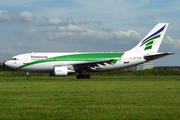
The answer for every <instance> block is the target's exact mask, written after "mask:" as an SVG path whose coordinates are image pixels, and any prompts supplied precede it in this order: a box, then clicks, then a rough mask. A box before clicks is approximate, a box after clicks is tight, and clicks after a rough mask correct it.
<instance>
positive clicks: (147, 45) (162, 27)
mask: <svg viewBox="0 0 180 120" xmlns="http://www.w3.org/2000/svg"><path fill="white" fill-rule="evenodd" d="M168 25H169V23H158V24H157V25H156V26H155V27H154V28H153V29H152V30H151V31H150V32H149V33H148V34H147V35H146V36H145V37H144V38H143V39H142V40H141V41H140V42H139V44H138V45H137V46H135V47H134V48H132V49H131V50H129V51H127V52H144V53H156V52H158V50H159V47H160V44H161V42H162V40H163V37H164V35H165V33H166V30H167V27H168Z"/></svg>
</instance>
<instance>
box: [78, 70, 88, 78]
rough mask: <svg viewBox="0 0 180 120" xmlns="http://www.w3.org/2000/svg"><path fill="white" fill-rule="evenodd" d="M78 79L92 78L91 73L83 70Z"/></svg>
mask: <svg viewBox="0 0 180 120" xmlns="http://www.w3.org/2000/svg"><path fill="white" fill-rule="evenodd" d="M76 78H77V79H90V76H89V75H86V71H83V75H82V72H79V75H77V76H76Z"/></svg>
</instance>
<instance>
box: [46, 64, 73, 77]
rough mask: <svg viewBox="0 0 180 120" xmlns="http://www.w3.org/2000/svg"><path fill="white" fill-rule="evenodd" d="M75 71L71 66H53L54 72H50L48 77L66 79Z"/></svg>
mask: <svg viewBox="0 0 180 120" xmlns="http://www.w3.org/2000/svg"><path fill="white" fill-rule="evenodd" d="M74 73H75V71H74V69H73V67H72V66H55V67H54V72H50V73H49V75H50V76H57V77H67V76H68V75H71V74H74Z"/></svg>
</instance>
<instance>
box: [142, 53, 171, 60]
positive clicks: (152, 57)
mask: <svg viewBox="0 0 180 120" xmlns="http://www.w3.org/2000/svg"><path fill="white" fill-rule="evenodd" d="M171 54H174V53H173V52H168V53H150V54H148V55H145V56H144V59H145V60H147V61H151V60H155V59H158V58H161V57H165V56H167V55H171Z"/></svg>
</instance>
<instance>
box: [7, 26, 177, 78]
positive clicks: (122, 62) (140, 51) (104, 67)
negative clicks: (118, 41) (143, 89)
mask: <svg viewBox="0 0 180 120" xmlns="http://www.w3.org/2000/svg"><path fill="white" fill-rule="evenodd" d="M168 25H169V24H168V23H159V24H157V25H156V26H155V27H154V28H153V29H152V30H151V31H150V32H149V33H148V34H147V35H146V36H145V37H144V38H143V39H142V40H141V41H140V42H139V44H137V45H136V46H135V47H134V48H132V49H131V50H129V51H126V52H118V53H112V52H108V53H104V52H102V53H96V52H81V53H78V52H75V53H26V54H20V55H17V56H14V57H12V58H11V59H10V60H8V61H5V65H6V66H7V67H9V68H11V69H14V70H18V71H25V72H26V74H27V79H30V75H29V72H48V73H50V76H59V77H65V76H68V75H70V74H74V73H76V72H79V75H77V79H82V78H86V79H90V76H89V75H86V72H103V71H112V70H118V69H123V68H127V67H131V66H134V65H138V64H142V63H145V62H148V61H151V60H155V59H158V58H160V57H164V56H167V55H171V54H174V53H172V52H167V53H159V52H158V49H159V46H160V44H161V42H162V40H163V37H164V34H165V32H166V30H167V27H168Z"/></svg>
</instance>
